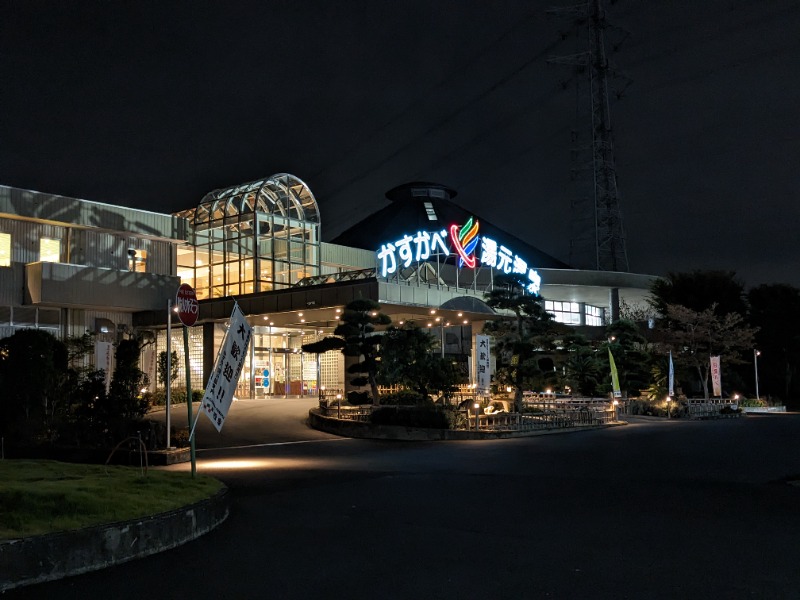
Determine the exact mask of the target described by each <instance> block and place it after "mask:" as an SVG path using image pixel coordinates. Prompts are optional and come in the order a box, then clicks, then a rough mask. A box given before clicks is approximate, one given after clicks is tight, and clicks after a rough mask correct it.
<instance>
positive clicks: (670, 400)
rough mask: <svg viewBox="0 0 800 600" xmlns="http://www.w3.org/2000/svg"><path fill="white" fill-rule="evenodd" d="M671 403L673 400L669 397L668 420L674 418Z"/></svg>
mask: <svg viewBox="0 0 800 600" xmlns="http://www.w3.org/2000/svg"><path fill="white" fill-rule="evenodd" d="M670 402H672V398H670V397H669V396H667V418H668V419H671V418H672V411H670V408H672V405H671V404H670Z"/></svg>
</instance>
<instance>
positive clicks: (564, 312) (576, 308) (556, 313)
mask: <svg viewBox="0 0 800 600" xmlns="http://www.w3.org/2000/svg"><path fill="white" fill-rule="evenodd" d="M544 309H545V310H546V311H547V312H549V313H550V314H551V315H553V319H555V321H556V322H557V323H565V324H567V325H580V324H581V314H580V304H578V303H577V302H553V301H552V300H545V301H544Z"/></svg>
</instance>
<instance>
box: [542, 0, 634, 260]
mask: <svg viewBox="0 0 800 600" xmlns="http://www.w3.org/2000/svg"><path fill="white" fill-rule="evenodd" d="M548 13H550V14H554V15H559V16H567V17H570V18H571V19H572V21H573V24H574V25H575V28H576V33H577V39H578V40H579V43H585V44H586V45H585V50H582V51H579V52H578V53H576V54H571V55H567V56H556V57H552V58H550V59H549V60H548V62H551V63H556V64H564V65H572V66H574V67H575V68H576V75H578V76H582V77H583V78H585V79H588V88H589V93H588V96H589V102H588V107H589V110H590V123H591V135H590V136H588V143H584V144H582V145H581V143H580V142H581V135H580V130H577V131H573V135H572V138H573V139H572V141H573V143H574V144H576V146H575V147H574V149H573V162H574V164H573V171H572V172H573V177H574V178H577V177H578V176H579V174H580V173H581V172H585V171H590V172H591V173H592V184H593V185H592V192H591V193H590V194H587V195H586V197H584V198H582V199H578V200H575V201H574V202H573V203H572V209H573V215H572V218H573V223H574V227H573V231H572V232H571V242H570V261H571V262H572V261H573V260H575V259H577V256H573V251H575V254H577V251H578V247H579V246H580V244H581V243H583V244H584V245H585V246H588V245H589V244H590V245H591V246H592V247H591V248H590V249H588V250H589V251H588V252H586V251H585V254H584V256H585V261H586V262H587V264H586V265H585V266H587V267H588V266H591V267H593V268H595V269H597V270H598V271H625V272H627V271H628V270H629V265H628V253H627V250H626V247H625V232H624V229H623V226H622V214H621V212H620V208H619V196H618V192H617V173H616V166H615V162H614V142H613V135H612V133H613V132H612V128H611V108H610V102H609V85H608V79H609V73H610V71H611V69H610V67H609V63H608V59H607V58H606V51H605V36H604V33H605V30H606V29H607V28H609V27H610V26H609V24H608V22H607V21H606V16H605V9H604V7H603V0H587V1H586V2H583V3H581V4H577V5H573V6H569V7H564V8H556V9H552V10H550V11H548ZM562 37H564V38H565V39H566V34H562ZM580 83H581V81H580V78H576V90H577V93H578V112H579V113H580V112H581V108H582V106H581V102H580V100H581V99H580ZM618 95H621V92H618ZM587 153H588V154H589V155H590V158H589V159H588V160H581V158H582V157H583V158H585V157H586V154H587ZM590 203H591V206H590ZM590 263H591V264H590ZM573 266H579V265H573ZM580 266H584V265H580Z"/></svg>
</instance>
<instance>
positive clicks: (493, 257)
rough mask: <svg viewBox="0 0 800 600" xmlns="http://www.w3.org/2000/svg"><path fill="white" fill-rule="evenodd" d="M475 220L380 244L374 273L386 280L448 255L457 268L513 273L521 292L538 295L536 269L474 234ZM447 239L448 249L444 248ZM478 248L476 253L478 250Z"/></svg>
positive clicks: (520, 258)
mask: <svg viewBox="0 0 800 600" xmlns="http://www.w3.org/2000/svg"><path fill="white" fill-rule="evenodd" d="M478 230H479V224H478V220H477V219H475V218H474V217H470V218H469V219H468V220H467V222H466V223H464V224H463V225H450V228H449V233H450V235H449V236H448V230H447V229H440V230H439V231H417V232H416V233H415V234H414V235H408V234H406V235H403V236H402V237H400V238H399V239H396V240H394V241H393V242H387V243H385V244H382V245H381V247H380V250H378V251H377V253H376V255H377V259H378V270H379V273H380V275H381V277H388V276H389V275H392V274H393V273H396V272H397V271H398V269H400V268H403V269H408V268H409V267H410V266H411V264H412V263H414V262H421V261H427V260H430V259H431V257H432V256H436V257H437V258H436V261H437V264H438V261H439V257H443V258H444V260H447V258H448V257H449V256H450V255H451V254H455V255H456V256H457V257H458V258H457V260H458V266H459V268H461V267H464V266H466V267H469V268H470V269H475V268H477V267H479V266H484V267H489V268H491V269H494V270H496V271H499V272H501V273H505V274H506V275H508V274H511V273H514V274H517V275H520V278H521V279H523V280H525V279H527V281H525V289H526V290H527V291H528V293H530V294H533V295H535V296H538V295H539V290H540V289H541V285H542V278H541V276H540V275H539V273H538V272H537V271H536V269H531V268H530V267H528V263H527V262H526V261H525V260H524V259H523V258H522V257H521V256H519V255H518V254H515V253H514V251H513V250H511V248H508V247H506V246H504V245H503V244H501V243H498V241H497V240H495V239H493V238H490V237H488V236H486V235H478ZM448 238H449V241H450V245H451V246H452V247H453V248H452V250H451V249H450V248H448V247H447V242H448ZM478 245H480V250H478Z"/></svg>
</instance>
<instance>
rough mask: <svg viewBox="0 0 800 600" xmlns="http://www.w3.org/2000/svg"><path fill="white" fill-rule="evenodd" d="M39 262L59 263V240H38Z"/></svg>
mask: <svg viewBox="0 0 800 600" xmlns="http://www.w3.org/2000/svg"><path fill="white" fill-rule="evenodd" d="M39 260H40V261H42V262H60V261H61V240H54V239H53V238H42V239H41V240H39Z"/></svg>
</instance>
